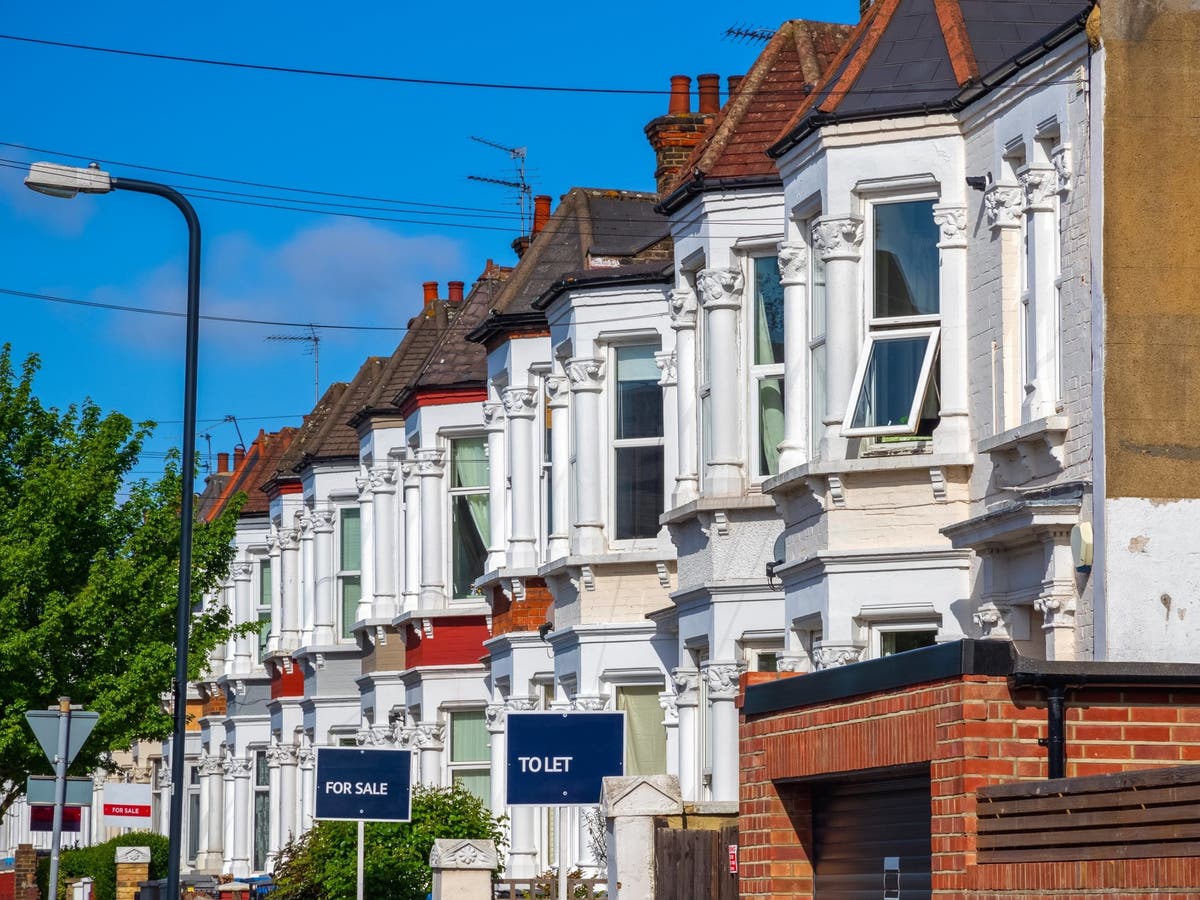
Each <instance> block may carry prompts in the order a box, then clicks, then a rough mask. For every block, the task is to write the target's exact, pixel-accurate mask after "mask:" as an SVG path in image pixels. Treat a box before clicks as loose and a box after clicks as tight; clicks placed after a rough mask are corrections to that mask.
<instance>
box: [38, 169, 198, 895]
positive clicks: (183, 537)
mask: <svg viewBox="0 0 1200 900" xmlns="http://www.w3.org/2000/svg"><path fill="white" fill-rule="evenodd" d="M25 184H26V186H27V187H29V188H30V189H32V190H35V191H37V192H38V193H41V194H48V195H49V196H51V197H64V198H71V197H74V196H75V195H76V194H107V193H109V192H110V191H134V192H135V193H139V194H154V195H156V196H159V197H163V198H164V199H166V200H169V201H170V202H171V203H173V204H175V206H176V207H177V208H178V209H179V211H180V212H181V213H183V218H184V219H185V220H186V221H187V227H188V270H187V335H186V338H185V343H186V352H185V356H184V366H185V368H184V382H183V459H182V462H181V464H180V468H181V471H180V475H181V477H182V480H183V502H182V504H181V506H180V517H181V521H180V528H179V593H178V607H177V609H176V616H175V685H174V695H175V720H174V731H173V733H172V739H171V744H172V747H171V808H170V825H169V829H168V830H169V834H168V841H169V842H170V843H169V854H170V857H169V859H168V861H167V890H166V896H167V897H168V898H171V900H175V898H177V897H178V896H179V865H180V859H181V857H182V850H183V842H182V839H183V748H184V742H185V741H186V739H187V682H188V637H189V633H190V626H191V610H192V602H191V597H192V508H193V503H194V500H193V496H192V492H193V488H194V482H195V472H194V469H195V457H196V367H197V366H196V360H197V347H198V344H199V331H200V220H199V218H197V216H196V211H195V210H194V209H193V208H192V205H191V204H190V203H189V202H188V201H187V199H186V198H185V197H184V196H183V195H182V194H180V193H179V192H178V191H176V190H175V189H174V188H171V187H168V186H167V185H165V184H158V183H157V182H153V181H139V180H137V179H135V178H114V177H112V176H111V175H109V173H108V172H105V171H102V170H101V169H100V167H99V166H97V165H96V164H95V163H93V164H92V165H91V166H90V167H88V168H78V167H76V166H62V165H58V164H57V163H45V162H39V163H34V164H33V165H32V166H30V167H29V175H28V176H27V177H26V178H25Z"/></svg>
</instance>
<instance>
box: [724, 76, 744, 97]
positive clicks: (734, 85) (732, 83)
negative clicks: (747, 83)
mask: <svg viewBox="0 0 1200 900" xmlns="http://www.w3.org/2000/svg"><path fill="white" fill-rule="evenodd" d="M745 77H746V76H744V75H730V76H729V78H728V79H726V80H727V81H728V82H729V96H730V97H732V96H733V94H734V91H736V90H737V89H738V86H739V85H741V83H742V79H743V78H745Z"/></svg>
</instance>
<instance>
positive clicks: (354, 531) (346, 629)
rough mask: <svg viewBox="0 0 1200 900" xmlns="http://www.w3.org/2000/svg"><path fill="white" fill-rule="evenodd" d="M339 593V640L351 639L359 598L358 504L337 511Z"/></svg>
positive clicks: (360, 592)
mask: <svg viewBox="0 0 1200 900" xmlns="http://www.w3.org/2000/svg"><path fill="white" fill-rule="evenodd" d="M337 581H338V596H339V609H340V611H341V630H340V631H339V634H341V636H342V639H343V640H346V639H349V638H352V637H353V636H354V633H353V631H352V629H353V627H354V623H355V621H356V620H357V618H358V603H359V601H360V600H361V599H362V520H361V517H360V515H359V510H358V508H357V507H346V508H345V509H342V510H339V511H338V575H337Z"/></svg>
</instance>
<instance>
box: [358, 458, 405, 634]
mask: <svg viewBox="0 0 1200 900" xmlns="http://www.w3.org/2000/svg"><path fill="white" fill-rule="evenodd" d="M396 476H397V472H396V467H395V466H392V465H382V466H374V467H372V468H371V471H370V472H368V473H367V477H368V479H369V480H370V482H371V497H372V500H371V505H372V507H374V509H373V513H374V515H373V517H372V518H373V523H374V526H375V528H374V534H373V535H372V540H371V544H372V546H373V547H374V549H375V552H374V559H375V573H374V586H375V604H374V608H373V609H372V611H371V615H373V616H376V617H377V618H391V617H392V616H394V615H396V613H398V612H399V609H397V607H396V566H395V559H396ZM360 618H366V617H365V616H362V617H360Z"/></svg>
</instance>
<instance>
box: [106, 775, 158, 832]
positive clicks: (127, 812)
mask: <svg viewBox="0 0 1200 900" xmlns="http://www.w3.org/2000/svg"><path fill="white" fill-rule="evenodd" d="M102 812H103V813H104V824H105V825H112V826H114V827H116V828H149V827H150V825H151V815H150V814H151V812H152V810H151V805H150V785H148V784H118V783H116V782H113V783H110V784H106V785H104V805H103V807H102Z"/></svg>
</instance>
